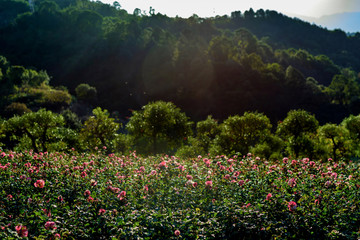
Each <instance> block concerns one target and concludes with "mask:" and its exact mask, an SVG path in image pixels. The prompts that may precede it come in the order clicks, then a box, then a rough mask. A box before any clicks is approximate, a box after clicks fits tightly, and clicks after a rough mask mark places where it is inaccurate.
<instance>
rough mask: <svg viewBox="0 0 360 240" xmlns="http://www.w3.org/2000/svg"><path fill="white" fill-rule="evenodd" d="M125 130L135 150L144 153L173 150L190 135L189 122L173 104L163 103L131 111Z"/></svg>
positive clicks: (155, 103)
mask: <svg viewBox="0 0 360 240" xmlns="http://www.w3.org/2000/svg"><path fill="white" fill-rule="evenodd" d="M126 128H127V130H128V131H129V134H130V135H132V136H134V138H135V148H136V149H137V150H139V151H140V152H141V151H143V152H145V153H149V152H152V153H158V152H161V151H164V150H166V149H174V148H176V147H179V146H181V144H182V143H183V142H184V141H185V140H186V138H187V137H189V136H190V135H191V122H189V120H188V117H187V116H186V115H185V113H182V112H181V111H180V109H179V108H177V107H176V106H175V105H174V104H173V103H171V102H163V101H157V102H151V103H149V104H147V105H145V106H143V107H142V110H140V111H133V113H132V116H131V117H130V121H129V122H128V124H127V125H126ZM141 145H142V146H141Z"/></svg>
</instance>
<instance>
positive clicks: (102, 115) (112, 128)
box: [79, 107, 121, 152]
mask: <svg viewBox="0 0 360 240" xmlns="http://www.w3.org/2000/svg"><path fill="white" fill-rule="evenodd" d="M93 114H94V115H93V116H91V117H90V118H89V119H87V120H86V121H85V122H84V127H83V128H82V129H81V131H80V135H79V139H80V141H81V143H82V145H83V148H85V149H88V150H90V151H95V152H96V151H97V149H102V148H106V149H107V152H111V151H113V150H114V149H115V146H114V144H115V142H114V140H115V139H116V138H117V137H118V136H117V131H118V130H119V128H120V127H121V124H119V123H117V122H115V119H113V118H111V117H110V116H109V113H108V111H107V110H106V109H104V110H102V109H101V108H100V107H97V108H95V109H94V110H93ZM119 141H121V139H120V140H119Z"/></svg>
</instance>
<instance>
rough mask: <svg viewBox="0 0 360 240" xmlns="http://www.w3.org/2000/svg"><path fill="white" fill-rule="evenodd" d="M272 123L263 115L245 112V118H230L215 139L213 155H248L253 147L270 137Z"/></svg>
mask: <svg viewBox="0 0 360 240" xmlns="http://www.w3.org/2000/svg"><path fill="white" fill-rule="evenodd" d="M271 127H272V126H271V123H270V120H269V118H268V117H266V116H265V115H264V114H262V113H254V112H245V113H244V115H243V116H241V117H240V116H238V115H235V116H230V117H229V118H227V119H226V120H225V121H224V122H223V123H222V124H221V125H220V128H221V132H220V134H219V135H218V136H217V137H216V138H215V140H214V145H213V146H212V151H213V153H225V154H233V153H237V152H239V153H241V154H247V153H248V152H249V150H250V148H251V147H254V146H256V145H257V144H260V143H263V142H264V141H265V139H266V137H267V136H268V135H270V133H271V132H270V130H271Z"/></svg>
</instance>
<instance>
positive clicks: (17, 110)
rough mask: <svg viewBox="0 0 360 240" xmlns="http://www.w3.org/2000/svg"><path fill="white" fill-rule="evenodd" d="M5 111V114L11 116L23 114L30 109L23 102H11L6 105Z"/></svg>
mask: <svg viewBox="0 0 360 240" xmlns="http://www.w3.org/2000/svg"><path fill="white" fill-rule="evenodd" d="M5 112H6V114H7V116H9V117H12V116H14V115H19V116H21V115H23V114H25V113H29V112H31V110H30V109H28V107H27V106H26V104H24V103H18V102H12V103H11V104H10V105H8V106H6V108H5Z"/></svg>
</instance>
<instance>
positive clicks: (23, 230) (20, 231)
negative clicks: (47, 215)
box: [15, 225, 29, 237]
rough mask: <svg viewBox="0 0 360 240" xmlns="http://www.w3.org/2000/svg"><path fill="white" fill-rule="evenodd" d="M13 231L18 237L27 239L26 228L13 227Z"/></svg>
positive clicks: (20, 226)
mask: <svg viewBox="0 0 360 240" xmlns="http://www.w3.org/2000/svg"><path fill="white" fill-rule="evenodd" d="M15 230H16V232H17V234H18V235H19V237H27V236H28V234H29V232H28V230H27V227H26V226H22V225H18V226H16V227H15Z"/></svg>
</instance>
